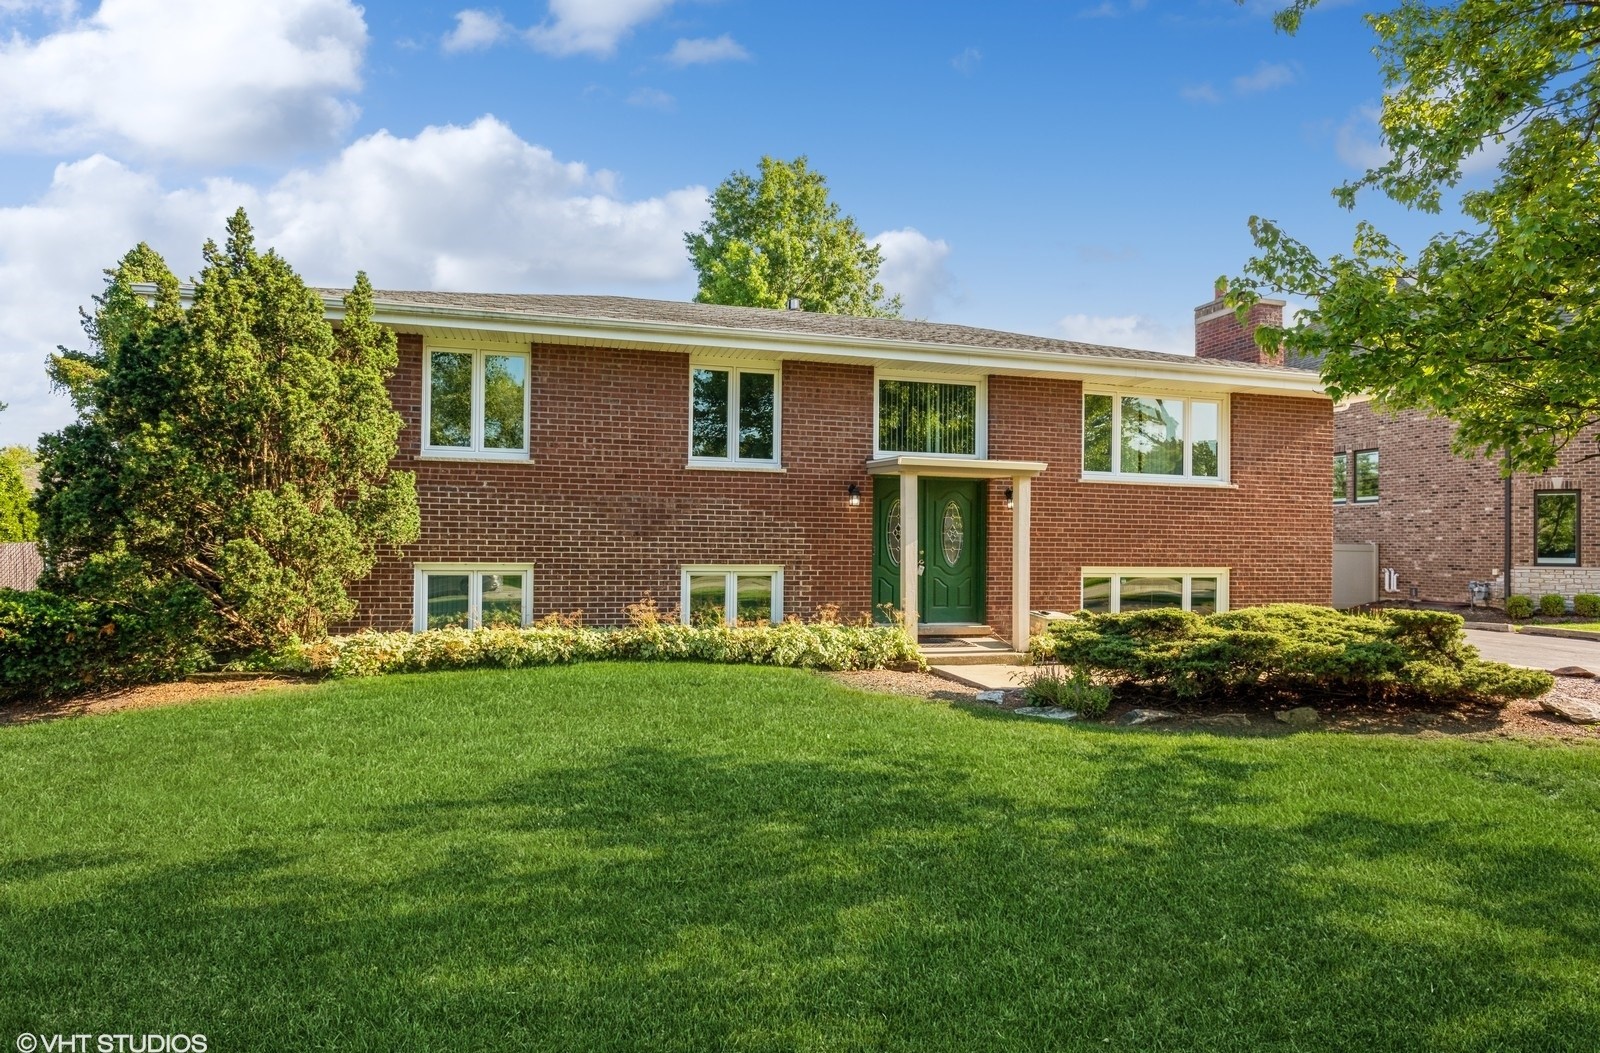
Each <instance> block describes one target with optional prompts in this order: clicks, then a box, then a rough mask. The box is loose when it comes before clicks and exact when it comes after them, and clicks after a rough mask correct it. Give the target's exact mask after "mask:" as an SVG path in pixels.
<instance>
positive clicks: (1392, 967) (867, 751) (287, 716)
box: [0, 665, 1600, 1053]
mask: <svg viewBox="0 0 1600 1053" xmlns="http://www.w3.org/2000/svg"><path fill="white" fill-rule="evenodd" d="M0 799H3V800H4V801H5V807H4V808H3V809H0V1041H3V1042H4V1043H5V1044H6V1045H8V1046H9V1045H10V1044H11V1042H12V1037H11V1036H12V1035H14V1034H15V1033H17V1032H22V1031H28V1032H43V1033H46V1034H54V1033H58V1032H60V1033H101V1032H111V1033H115V1032H133V1033H143V1032H156V1033H162V1032H173V1031H183V1032H186V1033H187V1032H200V1033H204V1034H205V1035H206V1036H207V1037H208V1039H209V1046H210V1049H212V1050H215V1051H223V1053H232V1051H236V1050H264V1049H272V1050H283V1049H295V1050H307V1049H332V1048H339V1049H358V1050H385V1051H387V1050H424V1049H439V1050H444V1049H452V1050H453V1049H501V1048H504V1049H525V1048H535V1049H551V1050H636V1049H677V1050H686V1051H689V1050H692V1051H710V1050H719V1049H741V1050H756V1049H759V1050H796V1049H799V1050H820V1049H895V1050H908V1051H909V1050H916V1051H922V1050H942V1049H972V1050H984V1051H1007V1050H1021V1049H1038V1050H1064V1049H1083V1050H1229V1051H1234V1050H1260V1049H1293V1050H1416V1049H1436V1050H1542V1049H1551V1050H1555V1049H1573V1050H1577V1049H1592V1048H1594V1045H1595V1043H1596V1041H1597V1039H1596V1036H1597V1035H1600V909H1597V905H1600V749H1596V748H1593V747H1584V746H1572V745H1532V744H1526V743H1515V742H1503V743H1502V742H1497V743H1467V742H1452V741H1442V740H1439V739H1427V740H1423V739H1416V738H1405V737H1361V736H1355V735H1335V734H1327V733H1313V734H1308V735H1299V736H1292V737H1284V738H1227V737H1222V736H1217V735H1209V734H1175V733H1167V734H1160V733H1151V732H1140V731H1133V732H1122V731H1116V730H1109V729H1101V728H1081V727H1063V726H1059V725H1055V724H1050V723H1045V722H1041V721H1029V720H1025V719H1020V718H1014V717H1005V716H1000V715H997V714H994V713H991V712H984V711H981V710H978V709H966V708H951V707H949V706H946V705H943V704H937V703H928V702H923V701H920V700H916V699H907V698H894V697H885V696H879V695H869V694H863V693H860V692H856V691H852V690H848V689H845V688H842V687H839V686H836V685H834V684H833V683H832V682H830V681H828V680H826V679H823V678H821V677H818V676H814V675H811V674H806V673H800V672H792V671H787V670H770V669H753V668H737V667H709V666H690V665H678V666H670V665H663V666H632V665H592V666H587V667H577V668H565V669H559V668H558V669H543V670H534V671H525V672H502V671H492V672H478V673H460V674H431V675H425V676H409V677H394V678H389V679H382V680H372V681H365V682H346V683H342V684H337V685H327V686H323V687H319V688H315V689H310V690H305V691H296V692H284V693H278V694H266V695H257V696H251V697H245V698H236V699H233V700H229V701H225V702H215V703H203V704H198V705H190V706H184V707H177V708H170V709H160V710H145V711H137V712H127V713H122V714H119V715H115V716H108V717H92V718H83V719H73V720H64V721H59V722H55V723H50V724H43V725H33V726H22V727H4V728H0Z"/></svg>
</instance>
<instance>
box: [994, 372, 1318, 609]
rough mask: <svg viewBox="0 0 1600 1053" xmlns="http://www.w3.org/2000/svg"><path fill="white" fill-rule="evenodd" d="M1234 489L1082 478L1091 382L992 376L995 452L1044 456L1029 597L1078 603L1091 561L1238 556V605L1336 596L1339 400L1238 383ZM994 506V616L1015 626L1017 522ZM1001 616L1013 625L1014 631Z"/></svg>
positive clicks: (1191, 561)
mask: <svg viewBox="0 0 1600 1053" xmlns="http://www.w3.org/2000/svg"><path fill="white" fill-rule="evenodd" d="M1231 401H1232V420H1231V431H1232V445H1231V451H1232V452H1231V462H1232V464H1231V474H1232V480H1233V483H1234V485H1233V486H1232V487H1228V488H1209V487H1188V486H1147V485H1142V484H1138V483H1100V482H1082V481H1080V478H1079V477H1080V475H1081V470H1082V464H1083V451H1082V444H1081V440H1080V437H1079V436H1080V434H1081V429H1082V415H1083V398H1082V386H1081V385H1080V384H1078V383H1077V382H1076V381H1067V380H1041V379H1036V378H1021V377H1000V376H995V377H990V378H989V456H991V457H995V458H1004V459H1016V460H1040V461H1046V462H1048V463H1049V465H1050V467H1049V468H1048V469H1047V470H1046V471H1045V472H1044V473H1043V474H1042V475H1040V476H1039V477H1038V478H1037V479H1036V480H1035V481H1034V485H1033V534H1032V537H1033V545H1032V548H1033V559H1032V561H1031V569H1030V574H1031V576H1032V588H1031V592H1030V597H1031V598H1030V605H1031V606H1032V607H1033V608H1034V609H1036V610H1040V609H1042V610H1050V609H1054V610H1066V611H1070V610H1076V609H1077V607H1078V603H1079V590H1080V587H1081V582H1080V570H1081V568H1083V567H1085V566H1110V567H1141V566H1144V567H1161V566H1167V567H1227V568H1229V570H1230V572H1231V573H1230V575H1229V597H1230V603H1231V605H1232V606H1235V607H1242V606H1248V605H1251V604H1260V603H1280V602H1295V603H1327V602H1328V601H1329V600H1330V598H1331V597H1332V590H1333V578H1332V573H1333V569H1332V544H1333V522H1332V516H1331V513H1330V506H1329V504H1328V502H1327V501H1325V500H1324V499H1323V495H1322V494H1320V493H1318V490H1319V488H1321V487H1322V486H1324V485H1325V484H1324V480H1325V479H1326V474H1327V469H1326V467H1325V466H1324V464H1323V462H1325V461H1326V460H1327V457H1328V453H1327V451H1328V443H1329V442H1330V441H1331V440H1332V438H1333V420H1332V416H1333V414H1332V407H1331V405H1330V404H1329V403H1328V402H1327V401H1325V400H1323V399H1302V398H1277V397H1267V396H1260V395H1235V396H1233V398H1232V400H1231ZM1004 487H1005V484H1004V483H999V484H996V485H995V487H994V488H993V489H991V501H990V505H989V509H990V512H989V536H990V538H991V541H990V556H989V618H990V619H991V624H992V625H994V626H995V628H996V630H997V631H999V632H1000V633H1001V635H1002V636H1006V635H1008V634H1009V632H1010V621H1011V618H1010V591H1011V589H1010V578H1011V562H1010V560H1011V522H1010V515H1009V513H1007V512H1006V511H1005V502H1004V500H1003V499H998V500H997V499H995V498H996V496H997V494H998V492H1000V491H1003V490H1004ZM1002 626H1004V629H1003V630H1002Z"/></svg>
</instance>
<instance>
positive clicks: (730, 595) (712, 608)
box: [678, 566, 783, 625]
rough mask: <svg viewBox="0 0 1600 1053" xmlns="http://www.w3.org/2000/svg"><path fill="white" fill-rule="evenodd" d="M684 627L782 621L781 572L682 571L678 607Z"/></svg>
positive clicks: (768, 568)
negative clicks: (720, 623)
mask: <svg viewBox="0 0 1600 1053" xmlns="http://www.w3.org/2000/svg"><path fill="white" fill-rule="evenodd" d="M678 608H679V610H681V611H682V612H683V623H684V624H685V625H704V624H706V623H708V622H710V623H716V622H719V621H720V622H723V623H724V624H727V625H737V624H739V623H740V622H744V623H751V622H770V623H771V624H773V625H776V624H778V623H779V622H781V621H783V568H782V567H779V566H744V567H737V566H733V567H684V568H683V582H682V597H681V600H680V602H679V604H678Z"/></svg>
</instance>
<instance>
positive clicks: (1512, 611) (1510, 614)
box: [1506, 596, 1533, 622]
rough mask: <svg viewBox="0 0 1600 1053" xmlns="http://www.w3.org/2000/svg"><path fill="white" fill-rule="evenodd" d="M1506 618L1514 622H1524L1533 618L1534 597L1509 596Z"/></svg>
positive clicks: (1507, 598)
mask: <svg viewBox="0 0 1600 1053" xmlns="http://www.w3.org/2000/svg"><path fill="white" fill-rule="evenodd" d="M1506 617H1507V618H1510V619H1512V620H1513V621H1519V622H1520V621H1522V620H1523V619H1524V618H1532V617H1533V597H1532V596H1507V597H1506Z"/></svg>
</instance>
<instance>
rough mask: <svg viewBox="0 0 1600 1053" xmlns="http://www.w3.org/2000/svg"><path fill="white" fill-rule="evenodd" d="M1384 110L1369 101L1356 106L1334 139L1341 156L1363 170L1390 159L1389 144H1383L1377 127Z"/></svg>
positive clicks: (1340, 158) (1336, 150)
mask: <svg viewBox="0 0 1600 1053" xmlns="http://www.w3.org/2000/svg"><path fill="white" fill-rule="evenodd" d="M1381 112H1382V111H1381V110H1380V109H1379V108H1378V107H1377V106H1376V105H1370V104H1369V105H1366V106H1361V107H1359V108H1357V109H1356V111H1355V112H1354V113H1352V114H1351V115H1350V116H1349V117H1346V118H1345V121H1344V123H1343V124H1341V125H1340V126H1339V131H1338V134H1337V135H1336V136H1335V137H1334V142H1333V149H1334V152H1335V153H1337V154H1338V155H1339V160H1341V161H1343V162H1344V163H1345V164H1347V165H1349V166H1350V167H1351V168H1359V169H1362V170H1363V171H1365V170H1366V169H1369V168H1379V167H1381V166H1383V165H1386V164H1388V163H1389V157H1390V153H1389V148H1388V147H1387V146H1384V145H1383V142H1382V139H1381V133H1380V131H1379V129H1378V117H1379V115H1380V113H1381Z"/></svg>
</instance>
